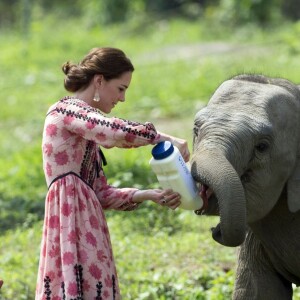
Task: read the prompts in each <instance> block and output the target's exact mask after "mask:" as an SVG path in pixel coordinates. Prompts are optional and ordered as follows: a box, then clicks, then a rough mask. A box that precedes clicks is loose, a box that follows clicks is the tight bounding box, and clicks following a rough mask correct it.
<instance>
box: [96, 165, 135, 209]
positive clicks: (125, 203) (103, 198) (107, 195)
mask: <svg viewBox="0 0 300 300" xmlns="http://www.w3.org/2000/svg"><path fill="white" fill-rule="evenodd" d="M99 175H100V177H99V178H98V179H97V183H96V195H97V198H98V199H99V201H100V203H101V206H102V208H103V209H115V210H134V209H136V208H137V207H138V206H139V204H138V203H134V202H132V197H133V194H134V193H135V192H136V191H137V190H138V189H135V188H116V187H113V186H111V185H109V184H108V183H107V179H106V177H105V175H104V172H103V171H102V170H101V171H100V174H99Z"/></svg>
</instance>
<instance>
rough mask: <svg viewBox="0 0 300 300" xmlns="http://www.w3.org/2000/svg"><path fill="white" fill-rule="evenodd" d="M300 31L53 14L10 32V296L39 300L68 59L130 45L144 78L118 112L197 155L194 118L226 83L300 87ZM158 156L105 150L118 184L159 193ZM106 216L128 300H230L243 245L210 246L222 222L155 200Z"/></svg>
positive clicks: (5, 147) (0, 178) (4, 166)
mask: <svg viewBox="0 0 300 300" xmlns="http://www.w3.org/2000/svg"><path fill="white" fill-rule="evenodd" d="M70 28H71V29H70ZM141 28H142V29H141ZM70 30H71V31H72V32H76V36H75V37H74V35H73V34H70ZM299 32H300V23H295V24H281V27H280V28H279V27H278V28H272V29H269V28H259V27H256V26H254V25H251V24H250V25H249V26H245V27H243V28H235V29H234V28H226V27H225V28H224V27H223V26H221V25H218V24H214V26H212V24H210V23H207V22H200V21H197V22H196V21H193V22H191V21H186V20H180V19H174V20H160V21H153V22H152V23H151V24H142V26H137V25H136V24H134V23H133V24H131V23H128V24H126V26H124V25H123V26H121V25H119V26H117V25H116V26H110V27H107V28H103V27H100V26H99V27H98V26H94V27H88V26H87V25H85V24H84V23H82V22H78V21H77V20H69V21H65V22H64V23H63V21H59V22H58V21H57V20H55V19H53V18H51V17H49V18H47V19H45V20H43V22H37V23H34V24H33V25H32V28H31V33H30V35H29V36H22V35H20V34H18V33H15V32H0V43H1V56H0V88H1V100H0V101H1V109H0V165H1V169H0V232H1V237H0V278H2V279H4V281H5V283H4V286H3V288H2V289H1V292H0V299H3V300H12V299H18V300H19V299H20V300H21V299H26V300H27V299H28V300H29V299H30V300H31V299H34V289H35V281H36V272H37V267H38V255H39V243H40V239H41V230H42V218H43V207H44V198H45V194H46V185H45V182H44V176H43V173H42V161H41V151H40V150H41V149H40V148H41V134H42V129H43V121H44V117H45V113H46V111H47V108H48V107H49V105H50V104H52V103H53V102H54V101H56V100H57V99H59V98H60V97H62V96H64V95H65V94H66V92H65V91H64V90H63V84H62V82H63V76H62V75H63V73H62V72H61V70H60V66H61V65H62V63H63V62H65V61H67V60H72V61H78V60H80V59H81V57H82V56H83V55H85V54H86V53H87V52H88V51H89V49H90V48H92V47H96V46H113V47H118V48H121V49H123V50H124V51H125V52H126V53H127V54H128V56H129V57H130V58H131V59H132V61H133V63H134V65H135V69H136V70H135V72H134V76H133V80H132V83H131V87H130V89H129V90H128V93H127V98H126V102H125V103H124V104H120V105H119V106H118V107H117V108H116V109H115V110H114V111H113V114H114V115H117V116H120V117H122V118H128V119H132V120H136V121H152V122H153V123H154V124H155V125H156V127H157V129H158V130H161V131H165V132H166V133H170V134H176V135H178V136H181V137H183V138H185V139H187V140H188V141H189V144H190V149H191V150H192V128H193V118H194V115H195V113H196V112H197V111H198V110H199V109H200V108H201V107H203V106H204V105H205V104H206V102H207V101H208V99H209V97H210V95H211V94H212V93H213V91H214V90H215V89H216V88H217V87H218V85H219V84H220V83H221V82H222V81H223V80H226V79H227V78H230V77H232V76H234V75H236V74H239V73H260V74H265V75H269V76H275V77H284V78H287V79H289V80H291V81H294V82H297V81H298V82H299V70H300V43H299ZM150 152H151V147H144V148H143V149H134V150H120V149H111V150H109V151H105V155H106V156H107V159H108V166H107V167H106V169H105V172H106V174H107V176H108V178H109V181H110V183H111V184H113V185H115V186H135V187H140V188H141V187H144V188H149V187H157V186H158V185H157V182H156V180H155V176H154V174H152V172H151V170H150V168H149V165H148V161H149V159H150ZM107 219H108V223H109V228H110V233H111V239H112V244H113V249H114V255H115V258H116V261H117V268H118V273H119V278H120V283H121V290H122V293H123V296H124V299H135V300H141V299H147V300H152V299H153V300H156V299H160V300H164V299H180V300H181V299H183V300H185V299H188V300H189V299H193V300H194V299H205V300H206V299H209V300H223V299H224V300H227V299H230V295H231V292H232V289H233V282H234V274H235V260H236V252H237V249H235V248H226V247H222V246H220V245H218V244H216V243H215V242H214V241H213V239H212V238H211V235H210V227H212V226H215V225H216V224H217V222H218V218H216V217H211V218H209V217H199V216H196V215H195V214H194V213H193V212H190V211H183V210H176V211H175V212H174V211H168V210H166V209H164V208H162V207H158V206H155V205H154V204H150V203H145V204H143V205H142V206H141V208H140V209H139V210H137V211H135V212H114V211H109V212H107ZM295 294H296V295H295V297H294V299H300V292H299V291H298V290H295Z"/></svg>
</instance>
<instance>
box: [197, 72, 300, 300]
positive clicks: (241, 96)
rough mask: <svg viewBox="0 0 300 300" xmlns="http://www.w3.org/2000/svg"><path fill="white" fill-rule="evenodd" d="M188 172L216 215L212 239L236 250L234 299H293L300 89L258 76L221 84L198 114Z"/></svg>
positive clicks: (299, 237) (299, 200) (299, 212)
mask: <svg viewBox="0 0 300 300" xmlns="http://www.w3.org/2000/svg"><path fill="white" fill-rule="evenodd" d="M191 172H192V176H193V177H194V179H195V180H196V181H197V182H198V183H199V187H201V195H202V198H203V199H204V202H207V203H208V204H207V207H206V209H205V210H204V214H207V215H219V216H220V223H219V224H217V225H216V227H215V228H213V229H212V236H213V238H214V239H215V240H216V241H217V242H218V243H220V244H222V245H225V246H230V247H235V246H240V248H239V254H238V262H237V270H236V280H235V287H234V292H233V296H232V297H233V299H242V300H247V299H249V300H250V299H251V300H254V299H259V300H277V299H278V300H285V299H292V297H293V289H292V284H293V283H294V284H296V285H299V284H300V89H299V86H297V85H296V84H294V83H292V82H290V81H288V80H285V79H281V78H268V77H265V76H262V75H239V76H235V77H233V78H232V79H230V80H226V81H225V82H223V83H222V84H221V85H220V86H219V87H218V88H217V89H216V91H215V92H214V94H213V95H212V97H211V99H210V100H209V102H208V104H207V106H206V107H204V108H203V109H201V110H200V111H199V112H198V113H197V114H196V116H195V122H194V136H193V155H192V159H191ZM199 218H201V217H199ZM199 221H200V222H201V219H199Z"/></svg>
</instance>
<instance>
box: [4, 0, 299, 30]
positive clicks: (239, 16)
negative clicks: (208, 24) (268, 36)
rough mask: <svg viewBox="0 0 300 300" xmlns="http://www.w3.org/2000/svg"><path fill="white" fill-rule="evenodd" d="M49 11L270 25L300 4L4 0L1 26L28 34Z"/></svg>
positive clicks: (287, 0) (104, 20) (106, 19)
mask: <svg viewBox="0 0 300 300" xmlns="http://www.w3.org/2000/svg"><path fill="white" fill-rule="evenodd" d="M49 14H55V15H56V16H57V17H58V18H61V19H64V18H69V17H73V18H74V17H83V16H87V22H89V23H90V24H93V25H95V24H97V25H101V24H111V23H122V22H125V21H129V20H131V19H132V18H139V19H140V20H143V19H144V20H149V16H151V18H153V17H155V18H158V19H165V18H167V17H174V16H177V17H178V16H181V17H186V18H189V19H194V18H199V17H200V18H203V17H204V16H206V17H207V16H212V15H213V16H214V19H215V20H216V21H223V22H227V23H228V22H231V23H233V24H236V25H238V24H245V23H249V22H258V23H260V24H264V25H267V24H270V23H274V22H277V21H279V20H280V19H282V17H285V18H287V19H291V20H297V19H299V16H300V4H299V1H297V0H214V1H207V0H168V1H165V0H130V1H129V0H125V1H124V0H101V1H99V0H91V1H88V2H86V1H82V0H65V1H60V0H2V1H1V2H0V28H1V27H2V28H13V29H19V30H21V31H23V32H25V33H26V34H27V33H28V31H29V30H30V24H32V23H34V22H36V21H38V20H41V19H44V18H45V17H46V16H47V15H49Z"/></svg>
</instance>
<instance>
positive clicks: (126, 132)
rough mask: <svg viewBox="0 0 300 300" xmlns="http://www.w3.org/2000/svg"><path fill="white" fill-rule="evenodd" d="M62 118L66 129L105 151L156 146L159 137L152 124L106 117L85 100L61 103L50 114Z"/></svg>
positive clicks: (69, 100)
mask: <svg viewBox="0 0 300 300" xmlns="http://www.w3.org/2000/svg"><path fill="white" fill-rule="evenodd" d="M50 113H52V114H57V117H58V118H63V123H64V126H65V128H66V129H67V130H68V131H70V132H74V133H76V134H78V135H80V136H82V137H83V138H85V139H87V140H92V141H94V142H96V143H97V144H100V145H101V146H103V147H105V148H112V147H119V148H132V147H139V146H143V145H148V144H156V143H157V141H158V140H159V138H160V135H159V133H158V132H157V131H156V129H155V127H154V126H153V124H152V123H145V124H141V123H138V122H132V121H128V120H124V119H120V118H115V117H105V116H104V115H102V114H101V113H100V112H99V111H98V110H97V109H94V108H92V107H91V106H89V105H88V104H86V103H85V102H84V101H81V100H77V99H68V101H60V102H59V103H58V105H57V106H56V107H55V108H54V109H53V110H52V111H51V112H50Z"/></svg>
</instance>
